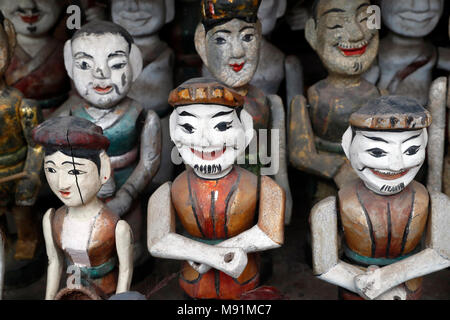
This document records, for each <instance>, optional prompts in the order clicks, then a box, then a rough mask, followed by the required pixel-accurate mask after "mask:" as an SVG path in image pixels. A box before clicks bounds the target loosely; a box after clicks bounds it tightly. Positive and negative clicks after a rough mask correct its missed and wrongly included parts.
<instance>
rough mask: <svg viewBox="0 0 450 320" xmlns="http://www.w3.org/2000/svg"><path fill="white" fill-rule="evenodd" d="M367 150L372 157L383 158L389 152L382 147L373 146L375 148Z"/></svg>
mask: <svg viewBox="0 0 450 320" xmlns="http://www.w3.org/2000/svg"><path fill="white" fill-rule="evenodd" d="M367 152H368V153H369V154H370V155H371V156H372V157H375V158H382V157H385V156H386V154H387V152H386V151H384V150H383V149H380V148H373V149H370V150H367Z"/></svg>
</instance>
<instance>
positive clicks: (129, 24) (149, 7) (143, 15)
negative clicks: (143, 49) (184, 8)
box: [111, 0, 175, 37]
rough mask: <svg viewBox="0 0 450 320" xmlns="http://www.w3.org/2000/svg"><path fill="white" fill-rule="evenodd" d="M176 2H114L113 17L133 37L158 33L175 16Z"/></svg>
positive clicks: (134, 0)
mask: <svg viewBox="0 0 450 320" xmlns="http://www.w3.org/2000/svg"><path fill="white" fill-rule="evenodd" d="M174 7H175V4H174V0H113V1H112V2H111V17H112V21H113V22H114V23H117V24H119V25H121V26H122V27H124V28H125V29H127V31H128V32H129V33H130V34H131V35H132V36H133V37H136V36H144V35H151V34H155V33H157V32H158V31H159V30H160V29H161V28H162V27H163V26H164V24H166V23H169V22H170V21H171V20H172V19H173V17H174V14H175V10H174V9H175V8H174Z"/></svg>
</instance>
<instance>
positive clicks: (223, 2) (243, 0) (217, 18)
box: [201, 0, 261, 26]
mask: <svg viewBox="0 0 450 320" xmlns="http://www.w3.org/2000/svg"><path fill="white" fill-rule="evenodd" d="M260 5H261V0H202V2H201V10H202V12H201V13H202V23H203V24H204V25H205V26H211V25H215V24H220V23H221V22H223V21H227V20H231V19H235V18H237V19H242V20H245V21H247V22H251V23H254V22H256V21H257V19H258V9H259V6H260Z"/></svg>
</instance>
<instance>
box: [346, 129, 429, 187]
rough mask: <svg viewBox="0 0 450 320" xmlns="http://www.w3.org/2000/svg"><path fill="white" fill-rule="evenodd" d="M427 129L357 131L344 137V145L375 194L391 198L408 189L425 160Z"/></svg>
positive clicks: (353, 165) (350, 131)
mask: <svg viewBox="0 0 450 320" xmlns="http://www.w3.org/2000/svg"><path fill="white" fill-rule="evenodd" d="M427 142H428V134H427V130H426V129H421V130H412V131H399V132H389V131H365V130H357V131H356V134H355V136H354V138H353V141H352V129H351V128H349V129H348V130H347V132H346V133H345V135H344V138H343V142H342V145H343V147H344V151H345V153H346V155H347V157H348V158H349V160H350V162H351V164H352V167H353V169H355V171H356V173H357V174H358V176H359V177H360V178H361V179H362V180H363V181H364V183H365V185H366V186H367V187H368V188H369V189H370V190H372V191H373V192H375V193H377V194H381V195H392V194H396V193H399V192H401V191H402V190H403V189H404V188H406V187H407V186H408V185H409V184H410V183H411V181H412V180H413V179H414V177H415V176H416V175H417V172H418V171H419V169H420V167H421V166H422V165H423V163H424V161H425V155H426V147H427Z"/></svg>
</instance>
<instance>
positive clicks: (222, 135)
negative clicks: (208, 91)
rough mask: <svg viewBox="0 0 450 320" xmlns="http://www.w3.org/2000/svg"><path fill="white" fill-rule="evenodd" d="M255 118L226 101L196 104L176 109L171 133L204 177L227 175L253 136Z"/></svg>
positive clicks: (186, 159)
mask: <svg viewBox="0 0 450 320" xmlns="http://www.w3.org/2000/svg"><path fill="white" fill-rule="evenodd" d="M252 129H253V119H252V117H251V116H250V115H249V114H248V113H247V112H246V111H245V110H242V111H241V115H240V119H239V117H238V115H237V113H236V111H235V110H234V109H232V108H229V107H226V106H222V105H205V104H196V105H188V106H181V107H178V108H176V109H175V111H174V112H173V113H172V115H171V117H170V136H171V138H172V141H173V142H174V143H175V145H176V146H177V148H178V151H179V152H180V154H181V157H182V158H183V161H184V163H186V164H187V165H189V166H190V167H192V168H193V169H194V170H195V172H196V173H197V174H198V175H199V176H200V177H203V178H206V179H214V178H220V177H222V176H224V175H226V174H227V173H228V172H229V171H230V170H231V168H232V166H233V164H234V163H235V161H236V159H237V158H238V157H239V156H240V155H241V154H242V153H243V152H244V151H245V149H246V147H247V146H248V144H249V143H250V141H251V140H252V138H253V130H252Z"/></svg>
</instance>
